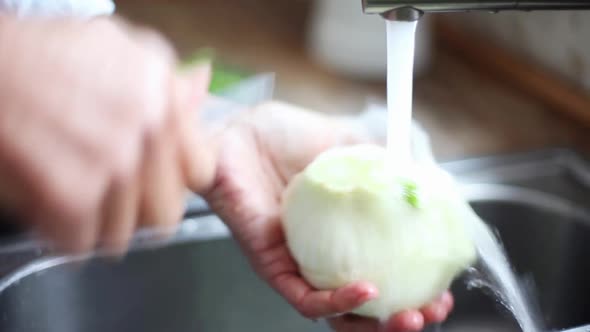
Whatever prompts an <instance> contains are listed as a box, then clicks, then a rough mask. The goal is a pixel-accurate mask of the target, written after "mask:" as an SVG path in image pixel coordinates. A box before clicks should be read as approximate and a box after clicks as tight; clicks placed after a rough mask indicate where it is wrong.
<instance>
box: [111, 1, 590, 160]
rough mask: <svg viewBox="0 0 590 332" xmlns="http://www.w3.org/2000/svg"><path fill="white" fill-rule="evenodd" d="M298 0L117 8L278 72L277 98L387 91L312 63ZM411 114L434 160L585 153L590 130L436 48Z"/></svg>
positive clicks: (332, 99) (181, 40) (185, 44)
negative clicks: (548, 151) (559, 150)
mask: <svg viewBox="0 0 590 332" xmlns="http://www.w3.org/2000/svg"><path fill="white" fill-rule="evenodd" d="M309 5H310V4H309V1H306V0H274V1H264V0H240V1H219V0H202V1H188V0H179V1H175V2H174V3H169V2H168V3H166V2H163V1H161V2H150V4H149V5H147V4H146V3H145V2H139V1H129V2H120V3H118V12H119V14H120V15H122V16H126V17H128V18H130V19H131V20H133V21H135V22H138V23H141V24H145V25H148V26H151V27H153V28H155V29H157V30H159V31H160V32H162V33H163V34H164V35H165V36H167V37H168V38H170V40H172V42H173V43H174V45H175V47H176V48H177V50H178V52H179V53H180V54H181V55H185V54H188V53H190V52H192V51H194V50H195V49H196V48H198V47H213V48H215V49H216V50H217V51H218V53H219V55H220V56H221V57H222V58H223V60H224V61H226V62H229V63H231V64H234V65H237V66H242V67H244V68H248V69H250V70H253V71H260V72H263V71H271V72H274V73H276V94H275V97H276V98H278V99H281V100H284V101H287V102H291V103H295V104H298V105H301V106H304V107H308V108H310V109H313V110H317V111H320V112H326V113H354V112H357V111H359V110H361V109H362V108H363V107H364V105H365V103H366V101H367V98H370V97H378V98H384V96H385V82H367V81H362V80H356V79H351V78H348V77H345V76H343V75H340V74H338V73H334V72H330V71H329V70H327V69H325V68H323V67H321V66H319V65H318V64H316V63H314V62H313V61H312V59H311V58H310V56H309V55H308V53H307V52H306V47H305V34H306V28H305V27H306V22H307V18H308V13H309ZM414 91H415V98H414V113H415V114H414V117H415V119H417V120H418V121H419V122H420V123H421V124H422V125H423V126H424V127H425V129H426V130H427V131H428V133H429V134H430V135H431V138H432V141H433V148H434V152H435V154H436V156H437V158H438V159H439V160H451V159H458V158H463V157H470V156H478V155H489V154H498V153H506V152H520V151H528V150H535V149H541V148H545V147H566V148H573V149H576V150H579V151H582V152H583V153H587V152H590V133H588V130H587V129H585V128H583V127H581V126H579V125H578V124H577V123H576V122H575V121H574V120H571V119H568V118H565V117H563V116H562V115H560V114H557V113H555V112H551V111H549V110H548V109H547V108H546V107H545V106H544V105H542V104H541V103H540V102H538V101H536V100H532V99H530V98H527V97H525V96H522V95H519V94H518V93H516V92H513V91H511V90H510V89H508V88H505V87H504V86H503V85H502V84H501V83H499V82H496V81H493V80H491V79H488V78H486V77H483V76H481V75H480V74H477V73H476V72H474V71H473V70H471V68H470V67H469V66H468V65H466V64H463V63H461V62H460V61H459V60H458V59H456V58H454V57H453V56H451V55H450V54H448V53H447V52H445V50H444V49H436V50H435V56H434V62H433V65H432V67H431V69H430V70H429V72H428V73H427V74H426V75H423V76H422V77H420V78H419V79H417V80H416V82H415V88H414Z"/></svg>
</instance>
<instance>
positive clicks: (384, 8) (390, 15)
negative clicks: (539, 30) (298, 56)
mask: <svg viewBox="0 0 590 332" xmlns="http://www.w3.org/2000/svg"><path fill="white" fill-rule="evenodd" d="M362 2H363V11H364V12H365V13H367V14H380V15H382V16H383V17H385V18H386V19H389V20H402V21H412V20H418V19H419V18H420V16H421V14H422V13H435V12H462V11H491V12H498V11H506V10H522V11H531V10H590V1H589V0H567V1H555V0H448V1H446V0H444V1H441V0H362Z"/></svg>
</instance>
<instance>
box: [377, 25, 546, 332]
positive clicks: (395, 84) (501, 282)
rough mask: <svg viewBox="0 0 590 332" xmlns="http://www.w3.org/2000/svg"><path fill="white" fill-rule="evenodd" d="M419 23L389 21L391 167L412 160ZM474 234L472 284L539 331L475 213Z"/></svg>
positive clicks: (526, 326) (526, 300)
mask: <svg viewBox="0 0 590 332" xmlns="http://www.w3.org/2000/svg"><path fill="white" fill-rule="evenodd" d="M416 26H417V22H402V21H387V105H388V106H387V108H388V124H387V126H388V131H387V150H388V162H389V163H390V165H391V167H394V168H397V169H399V168H403V167H406V166H408V165H409V164H410V163H411V162H412V157H411V142H410V139H411V128H412V90H413V89H412V85H413V67H414V66H413V64H414V45H415V35H416ZM471 219H472V220H474V222H473V223H470V224H472V225H471V226H475V227H472V229H471V231H472V232H471V233H472V237H473V240H474V242H475V245H476V247H477V250H478V252H479V258H480V261H481V263H482V265H483V268H482V269H481V271H479V272H481V273H483V275H481V276H480V277H478V278H473V274H472V280H471V283H470V287H480V288H481V287H485V288H489V289H490V290H491V291H492V293H493V294H494V296H496V297H497V298H498V299H499V300H500V301H501V303H502V304H503V305H504V306H506V308H508V309H509V310H510V311H511V312H512V313H513V315H514V317H515V318H516V319H517V321H518V323H519V324H520V327H521V328H522V330H523V331H524V332H539V331H542V329H541V327H540V326H538V324H537V323H536V322H538V321H540V320H538V318H540V316H539V315H535V314H534V312H533V308H536V307H535V306H533V305H531V304H532V303H531V302H530V301H529V299H530V298H529V297H527V296H526V294H525V292H524V290H523V288H522V287H520V285H519V283H518V280H517V278H516V276H515V274H514V272H513V271H512V269H511V266H510V263H509V261H508V259H507V258H506V255H505V252H504V250H503V247H502V245H501V244H500V242H499V241H498V239H497V238H496V236H495V235H494V234H493V233H492V231H491V230H490V229H489V228H488V227H486V225H485V224H483V223H480V222H479V218H478V217H477V216H475V215H473V217H472V218H471Z"/></svg>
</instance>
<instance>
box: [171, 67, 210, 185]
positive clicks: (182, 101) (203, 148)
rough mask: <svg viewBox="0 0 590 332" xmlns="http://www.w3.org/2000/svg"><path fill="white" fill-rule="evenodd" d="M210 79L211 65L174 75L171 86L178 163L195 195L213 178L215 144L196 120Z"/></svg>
mask: <svg viewBox="0 0 590 332" xmlns="http://www.w3.org/2000/svg"><path fill="white" fill-rule="evenodd" d="M210 80H211V66H210V65H209V64H203V65H199V66H197V67H195V68H192V69H190V70H189V71H185V72H183V73H180V74H178V75H177V77H176V84H175V93H176V98H175V99H176V107H175V108H176V112H177V115H178V116H177V117H176V118H177V121H178V122H177V128H178V137H179V139H180V157H181V160H180V162H181V164H182V168H183V173H184V176H185V181H186V184H187V186H188V187H189V189H190V190H192V191H193V192H195V193H202V192H204V191H206V190H207V189H208V188H209V187H210V186H211V185H212V184H213V181H214V177H215V166H216V161H217V144H216V143H215V142H214V141H213V140H211V139H209V137H210V135H209V130H208V128H206V127H205V126H204V124H203V123H202V122H201V121H200V120H199V113H200V108H201V106H202V105H203V103H204V101H205V99H206V98H208V95H209V93H208V88H209V83H210Z"/></svg>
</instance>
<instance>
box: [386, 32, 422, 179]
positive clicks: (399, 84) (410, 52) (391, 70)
mask: <svg viewBox="0 0 590 332" xmlns="http://www.w3.org/2000/svg"><path fill="white" fill-rule="evenodd" d="M416 24H417V22H401V21H388V22H387V112H388V120H387V152H388V154H387V155H388V162H389V163H390V165H392V166H393V167H397V168H399V167H403V166H406V165H407V164H408V163H409V162H411V150H410V147H411V143H410V137H411V128H412V95H413V93H412V90H413V89H412V83H413V81H414V43H415V35H416Z"/></svg>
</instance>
